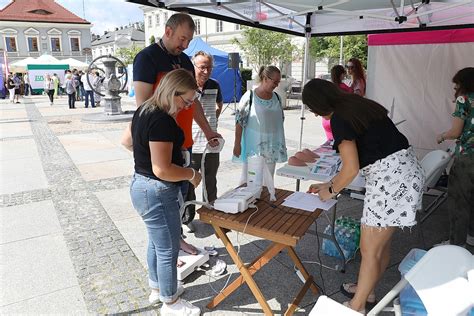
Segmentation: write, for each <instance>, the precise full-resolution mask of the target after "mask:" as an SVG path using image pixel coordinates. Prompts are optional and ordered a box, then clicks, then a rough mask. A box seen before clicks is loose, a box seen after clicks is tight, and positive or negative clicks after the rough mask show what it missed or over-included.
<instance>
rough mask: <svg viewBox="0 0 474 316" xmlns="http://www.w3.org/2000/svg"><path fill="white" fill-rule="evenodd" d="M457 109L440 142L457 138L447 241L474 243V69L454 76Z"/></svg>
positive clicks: (447, 242) (451, 171)
mask: <svg viewBox="0 0 474 316" xmlns="http://www.w3.org/2000/svg"><path fill="white" fill-rule="evenodd" d="M453 83H454V85H455V87H454V90H455V93H454V97H455V98H456V108H455V110H454V113H453V114H452V116H453V118H452V125H451V128H450V129H449V130H448V131H446V132H444V133H441V134H440V135H438V137H437V142H438V144H440V143H442V142H444V141H445V140H448V139H455V140H456V149H455V158H454V164H453V166H452V167H451V170H450V172H449V183H448V206H449V207H448V209H449V220H450V230H449V231H450V232H449V241H446V242H444V244H451V245H459V246H462V245H464V244H466V243H467V244H469V245H470V246H474V207H473V203H474V200H473V199H474V194H473V185H472V180H473V179H474V159H473V157H474V110H473V109H472V107H473V104H474V68H473V67H467V68H464V69H461V70H459V71H458V72H457V73H456V74H455V75H454V77H453Z"/></svg>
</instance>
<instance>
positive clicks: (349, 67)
mask: <svg viewBox="0 0 474 316" xmlns="http://www.w3.org/2000/svg"><path fill="white" fill-rule="evenodd" d="M346 68H347V69H352V68H354V65H346Z"/></svg>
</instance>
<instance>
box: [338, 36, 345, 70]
mask: <svg viewBox="0 0 474 316" xmlns="http://www.w3.org/2000/svg"><path fill="white" fill-rule="evenodd" d="M339 38H340V43H339V65H342V63H343V62H344V60H343V58H342V57H343V55H344V54H343V52H342V51H343V50H344V36H342V35H341V36H339Z"/></svg>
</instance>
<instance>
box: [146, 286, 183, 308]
mask: <svg viewBox="0 0 474 316" xmlns="http://www.w3.org/2000/svg"><path fill="white" fill-rule="evenodd" d="M176 293H177V296H178V297H180V296H181V295H183V293H184V286H183V285H182V284H178V288H177V290H176ZM148 301H149V302H150V304H152V305H153V304H156V303H158V302H160V301H161V300H160V291H159V290H157V289H152V290H151V294H150V296H148Z"/></svg>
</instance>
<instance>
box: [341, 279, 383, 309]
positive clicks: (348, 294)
mask: <svg viewBox="0 0 474 316" xmlns="http://www.w3.org/2000/svg"><path fill="white" fill-rule="evenodd" d="M339 289H340V291H341V293H342V294H344V296H345V297H348V298H354V293H351V292H347V291H346V289H345V288H344V284H341V287H340V288H339ZM375 305H377V300H375V301H374V302H369V301H367V302H365V309H366V310H371V309H372V308H374V307H375Z"/></svg>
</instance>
